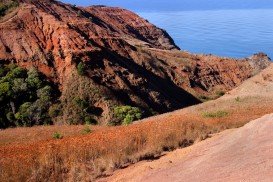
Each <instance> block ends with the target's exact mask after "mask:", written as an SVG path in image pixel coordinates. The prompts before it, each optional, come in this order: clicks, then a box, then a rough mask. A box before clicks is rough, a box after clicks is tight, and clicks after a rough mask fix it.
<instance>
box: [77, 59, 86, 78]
mask: <svg viewBox="0 0 273 182" xmlns="http://www.w3.org/2000/svg"><path fill="white" fill-rule="evenodd" d="M77 71H78V74H79V75H81V76H83V75H85V73H86V65H85V64H84V63H83V62H80V63H79V64H78V65H77Z"/></svg>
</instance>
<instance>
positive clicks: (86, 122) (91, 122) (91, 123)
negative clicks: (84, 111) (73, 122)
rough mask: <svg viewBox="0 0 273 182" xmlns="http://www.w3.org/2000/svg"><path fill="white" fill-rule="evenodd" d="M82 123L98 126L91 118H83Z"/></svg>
mask: <svg viewBox="0 0 273 182" xmlns="http://www.w3.org/2000/svg"><path fill="white" fill-rule="evenodd" d="M84 123H85V124H87V125H96V124H98V122H97V120H95V119H94V118H92V117H91V116H85V117H84Z"/></svg>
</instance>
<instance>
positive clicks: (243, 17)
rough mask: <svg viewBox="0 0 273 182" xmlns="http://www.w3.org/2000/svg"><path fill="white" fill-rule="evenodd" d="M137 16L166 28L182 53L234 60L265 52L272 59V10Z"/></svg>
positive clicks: (155, 13)
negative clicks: (202, 54)
mask: <svg viewBox="0 0 273 182" xmlns="http://www.w3.org/2000/svg"><path fill="white" fill-rule="evenodd" d="M138 14H139V15H140V16H142V17H144V18H146V19H147V20H149V21H150V22H151V23H153V24H155V25H157V26H158V27H160V28H163V29H165V30H166V31H167V32H168V33H169V34H170V35H171V37H172V38H173V39H174V41H175V43H176V44H177V45H178V46H179V47H180V48H181V49H182V50H187V51H190V52H193V53H204V54H215V55H219V56H226V57H234V58H243V57H248V56H250V55H252V54H254V53H257V52H264V53H266V54H268V55H269V56H270V57H271V58H273V9H245V10H238V9H236V10H198V11H172V12H160V11H156V12H139V13H138Z"/></svg>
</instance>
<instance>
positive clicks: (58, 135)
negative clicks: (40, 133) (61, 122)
mask: <svg viewBox="0 0 273 182" xmlns="http://www.w3.org/2000/svg"><path fill="white" fill-rule="evenodd" d="M52 138H54V139H62V138H63V136H62V134H60V133H59V132H55V133H53V135H52Z"/></svg>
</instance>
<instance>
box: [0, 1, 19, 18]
mask: <svg viewBox="0 0 273 182" xmlns="http://www.w3.org/2000/svg"><path fill="white" fill-rule="evenodd" d="M18 6H19V2H18V1H15V0H14V1H11V0H8V1H3V2H0V17H2V16H5V15H6V14H7V12H8V11H9V10H11V9H12V8H15V7H18Z"/></svg>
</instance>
